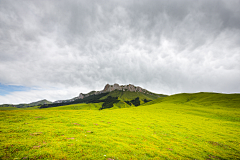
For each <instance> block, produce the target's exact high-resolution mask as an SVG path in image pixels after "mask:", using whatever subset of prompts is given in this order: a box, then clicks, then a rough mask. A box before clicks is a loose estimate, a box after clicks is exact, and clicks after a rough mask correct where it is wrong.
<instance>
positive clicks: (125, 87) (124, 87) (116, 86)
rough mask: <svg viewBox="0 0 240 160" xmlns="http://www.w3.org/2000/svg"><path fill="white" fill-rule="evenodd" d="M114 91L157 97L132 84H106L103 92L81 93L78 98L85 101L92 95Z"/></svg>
mask: <svg viewBox="0 0 240 160" xmlns="http://www.w3.org/2000/svg"><path fill="white" fill-rule="evenodd" d="M114 90H119V91H130V92H141V93H145V94H151V95H156V94H154V93H152V92H149V91H148V90H146V89H143V88H141V87H139V86H137V87H136V86H134V85H132V84H129V85H121V86H120V85H119V84H117V83H115V84H113V85H109V84H106V85H105V87H104V89H103V90H101V91H91V92H89V93H87V94H83V93H80V94H79V96H78V98H79V99H83V98H86V97H88V96H90V95H98V94H101V93H107V92H112V91H114Z"/></svg>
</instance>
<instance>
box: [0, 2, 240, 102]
mask: <svg viewBox="0 0 240 160" xmlns="http://www.w3.org/2000/svg"><path fill="white" fill-rule="evenodd" d="M107 83H109V84H113V83H119V84H122V85H123V84H129V83H131V84H134V85H136V86H141V87H143V88H145V89H148V90H149V91H152V92H155V93H163V94H175V93H181V92H199V91H202V92H224V93H235V92H240V0H78V1H75V0H34V1H32V0H0V104H3V103H10V104H11V103H28V102H32V101H37V100H41V99H48V100H50V101H55V100H59V99H69V98H73V97H75V96H77V95H78V94H79V93H80V92H83V93H87V92H89V91H91V90H102V89H103V88H104V86H105V84H107Z"/></svg>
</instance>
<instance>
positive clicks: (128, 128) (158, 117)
mask: <svg viewBox="0 0 240 160" xmlns="http://www.w3.org/2000/svg"><path fill="white" fill-rule="evenodd" d="M101 104H102V103H96V104H95V103H88V104H86V103H82V104H71V105H67V106H60V107H52V108H44V109H38V107H37V106H36V107H29V108H26V109H18V110H11V109H14V107H13V108H9V110H7V107H5V108H4V107H3V108H2V109H1V111H0V124H1V125H0V159H15V160H17V159H62V160H67V159H93V160H95V159H96V160H113V159H114V160H129V159H132V160H134V159H136V160H137V159H140V160H144V159H198V160H202V159H203V160H207V159H209V160H210V159H217V160H219V159H220V160H225V159H240V95H239V94H215V93H197V94H179V95H173V96H169V97H165V98H158V99H155V100H153V101H150V102H147V103H145V104H143V105H140V106H137V107H134V106H129V105H127V104H125V103H124V102H123V101H119V104H114V106H113V108H110V109H103V110H99V108H100V107H101ZM120 106H122V107H121V108H119V107H120ZM124 106H125V107H126V108H125V107H124Z"/></svg>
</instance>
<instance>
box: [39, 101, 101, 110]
mask: <svg viewBox="0 0 240 160" xmlns="http://www.w3.org/2000/svg"><path fill="white" fill-rule="evenodd" d="M102 103H103V102H101V103H88V104H86V103H79V104H70V105H66V106H59V107H51V108H44V109H47V110H99V108H101V107H102ZM41 110H43V109H41Z"/></svg>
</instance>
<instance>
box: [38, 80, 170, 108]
mask: <svg viewBox="0 0 240 160" xmlns="http://www.w3.org/2000/svg"><path fill="white" fill-rule="evenodd" d="M166 96H167V95H163V94H155V93H152V92H150V91H148V90H146V89H143V88H141V87H136V86H134V85H132V84H129V85H121V86H120V85H119V84H114V85H109V84H107V85H106V86H105V87H104V89H103V90H101V91H91V92H89V93H87V94H83V93H80V94H79V96H78V97H75V98H73V99H71V100H63V101H57V103H53V104H45V105H41V107H40V108H49V107H58V106H65V105H71V104H78V103H87V104H88V103H101V104H102V105H101V106H102V107H100V108H99V109H100V110H101V109H105V108H113V107H115V108H126V107H131V106H139V105H141V104H144V103H147V102H149V101H152V100H154V99H157V98H159V97H166ZM98 106H99V105H98Z"/></svg>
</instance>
